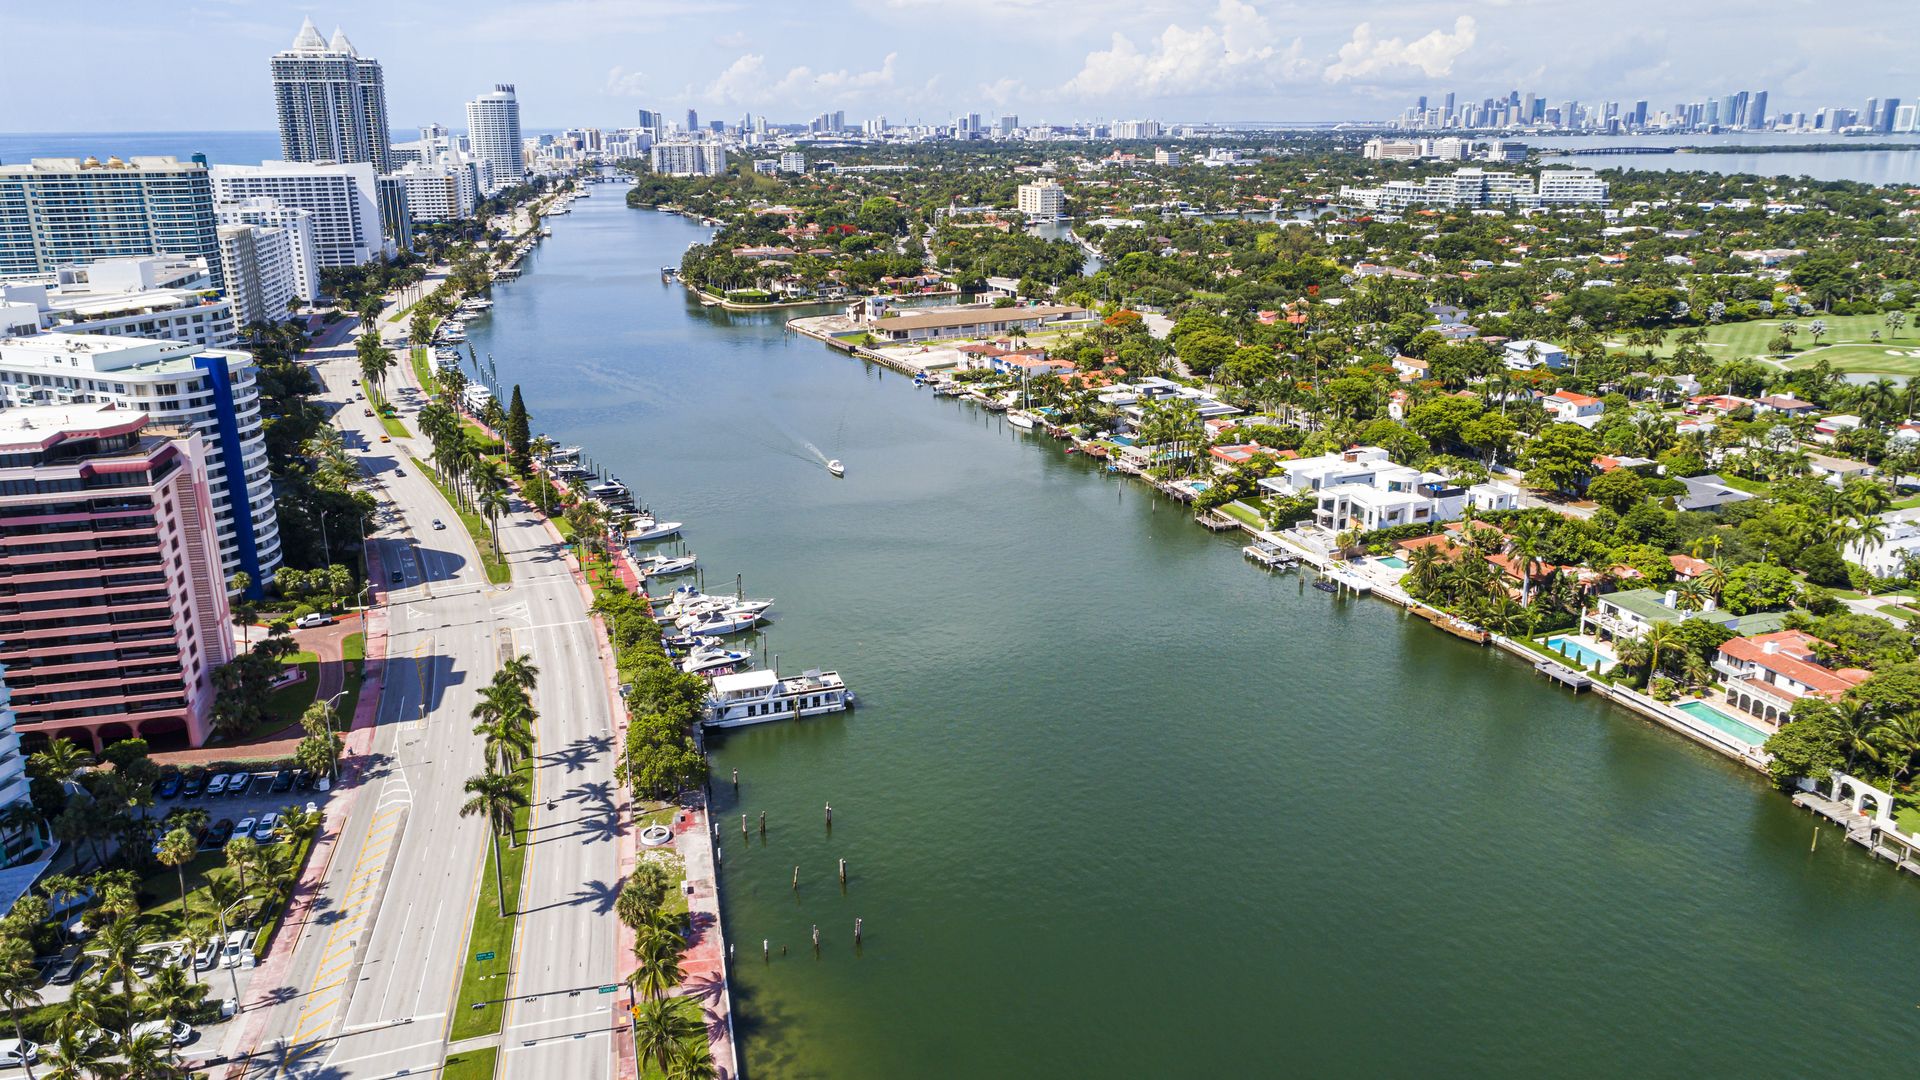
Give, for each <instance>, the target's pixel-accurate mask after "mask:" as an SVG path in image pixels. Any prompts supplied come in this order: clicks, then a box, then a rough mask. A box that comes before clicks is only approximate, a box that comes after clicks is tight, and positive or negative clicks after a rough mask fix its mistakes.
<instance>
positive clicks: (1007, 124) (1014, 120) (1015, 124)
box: [1000, 113, 1020, 135]
mask: <svg viewBox="0 0 1920 1080" xmlns="http://www.w3.org/2000/svg"><path fill="white" fill-rule="evenodd" d="M1019 129H1020V118H1019V117H1018V116H1014V115H1013V114H1011V113H1009V114H1007V115H1005V116H1002V117H1001V118H1000V134H1002V135H1011V134H1013V133H1014V132H1015V131H1018V130H1019Z"/></svg>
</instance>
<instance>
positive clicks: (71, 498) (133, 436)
mask: <svg viewBox="0 0 1920 1080" xmlns="http://www.w3.org/2000/svg"><path fill="white" fill-rule="evenodd" d="M209 506H210V499H209V495H208V489H207V467H206V462H205V458H204V455H203V448H202V444H201V442H200V436H199V435H198V434H196V433H193V432H191V431H184V430H179V429H173V428H161V427H159V426H157V425H151V424H150V423H149V420H148V417H147V416H146V415H145V414H143V413H139V412H134V411H131V410H126V409H116V408H114V407H112V406H110V405H71V406H63V405H55V406H46V407H30V408H15V409H5V410H0V664H4V665H5V666H6V679H7V685H8V687H9V688H10V690H11V692H12V699H13V700H12V707H13V711H14V714H15V717H16V721H15V722H16V724H17V725H18V730H19V733H20V736H21V737H22V739H23V740H24V741H25V742H27V743H28V744H30V745H31V744H35V743H38V742H41V741H44V740H45V739H47V738H51V737H53V736H55V735H64V736H66V737H68V738H71V739H73V740H74V741H75V742H81V743H83V744H90V745H92V746H93V747H95V748H96V749H97V748H98V747H100V746H102V745H104V744H105V743H109V742H113V741H115V740H117V739H125V738H131V737H135V736H139V737H142V738H149V737H154V736H159V735H163V734H167V733H170V732H182V731H183V732H184V733H185V735H186V738H187V741H189V742H190V743H192V745H194V746H199V745H201V744H202V743H204V742H205V741H206V738H207V733H208V730H209V725H208V718H209V715H210V713H211V712H212V709H213V670H214V669H215V668H217V667H219V666H220V665H221V664H224V663H226V662H227V661H228V660H229V659H231V658H232V655H233V644H232V640H233V639H232V628H231V625H230V623H229V613H228V607H227V592H226V587H225V584H224V582H223V581H222V579H221V575H220V554H219V551H218V548H217V543H216V539H215V536H214V529H213V520H212V515H211V511H210V509H209Z"/></svg>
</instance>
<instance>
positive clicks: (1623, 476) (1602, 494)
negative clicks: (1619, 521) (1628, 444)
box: [1587, 469, 1647, 514]
mask: <svg viewBox="0 0 1920 1080" xmlns="http://www.w3.org/2000/svg"><path fill="white" fill-rule="evenodd" d="M1646 497H1647V484H1646V481H1644V480H1642V479H1641V478H1640V475H1639V474H1638V473H1635V472H1634V471H1632V470H1631V469H1609V470H1607V471H1606V472H1603V473H1601V474H1600V475H1599V476H1596V477H1594V478H1593V479H1592V480H1591V481H1589V482H1588V483H1587V498H1589V499H1592V500H1593V501H1594V502H1597V503H1599V504H1600V505H1601V506H1604V507H1606V508H1607V509H1609V510H1612V511H1613V512H1614V513H1616V514H1624V513H1626V512H1627V510H1628V509H1629V508H1630V507H1633V506H1637V505H1639V504H1640V503H1641V502H1642V501H1644V500H1645V499H1646Z"/></svg>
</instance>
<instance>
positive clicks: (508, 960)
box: [447, 761, 533, 1042]
mask: <svg viewBox="0 0 1920 1080" xmlns="http://www.w3.org/2000/svg"><path fill="white" fill-rule="evenodd" d="M514 774H515V778H516V779H517V780H518V781H519V783H520V784H521V789H522V790H523V791H529V792H530V789H531V787H532V783H533V768H532V765H531V763H529V762H525V761H523V762H521V763H520V764H519V766H518V767H517V768H515V770H514ZM530 812H531V804H530V803H529V805H526V806H520V807H518V808H516V809H515V810H514V813H513V831H514V834H515V835H516V836H520V837H523V838H525V839H523V840H522V841H521V842H519V843H516V844H515V845H514V846H513V847H505V846H502V847H501V849H500V881H501V886H502V889H503V891H504V892H505V893H506V895H507V897H508V903H509V905H510V906H512V907H513V908H514V909H515V910H514V911H509V912H502V911H501V910H500V905H499V898H498V896H496V895H495V889H494V888H493V873H494V867H493V849H494V844H493V843H492V842H491V841H490V840H489V842H488V844H487V855H486V862H485V865H484V866H482V867H481V868H480V875H481V880H480V888H478V889H476V890H475V891H474V901H473V923H472V926H473V930H472V932H471V933H470V934H469V935H468V938H467V952H466V960H465V962H464V963H463V964H462V965H461V969H460V996H459V998H458V1000H457V1001H456V1002H455V1004H454V1015H453V1026H452V1029H451V1031H450V1032H449V1034H448V1036H447V1037H448V1039H449V1040H450V1041H453V1042H459V1041H460V1040H462V1039H471V1038H474V1037H476V1036H480V1035H495V1034H498V1033H499V1031H500V1024H501V1021H502V1018H503V1017H504V1016H505V1004H506V997H507V988H508V986H509V985H510V983H509V978H510V976H511V973H512V970H513V930H514V916H515V915H516V914H517V913H518V910H517V909H518V908H519V906H520V878H521V871H522V870H524V869H525V867H526V862H527V842H528V841H529V840H530V839H531V838H530V837H528V834H527V817H528V814H529V813H530Z"/></svg>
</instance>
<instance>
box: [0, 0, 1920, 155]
mask: <svg viewBox="0 0 1920 1080" xmlns="http://www.w3.org/2000/svg"><path fill="white" fill-rule="evenodd" d="M112 6H115V7H118V8H120V9H121V10H120V11H119V12H117V13H116V16H117V17H115V18H112V19H101V18H100V17H99V13H98V12H97V11H96V10H93V9H88V10H86V11H81V10H79V9H73V10H53V9H44V10H40V11H36V12H33V13H30V14H25V15H21V16H17V17H16V18H15V19H14V20H13V23H12V27H13V29H14V31H15V33H16V35H18V36H19V37H20V39H21V40H24V41H26V42H27V43H28V44H29V45H31V43H32V42H33V41H35V40H45V41H48V42H53V41H58V40H68V39H71V38H73V37H75V36H85V37H86V38H87V40H88V42H89V46H90V50H91V56H92V57H93V59H94V60H95V61H96V62H101V63H104V64H107V65H109V66H111V67H112V68H113V69H114V70H117V71H120V72H122V73H123V76H124V79H130V80H135V81H138V80H141V79H150V80H151V81H154V82H165V81H167V80H171V79H177V73H175V72H172V71H171V70H170V69H171V67H172V63H173V58H176V57H178V56H180V55H184V52H183V50H187V49H191V50H193V51H195V52H198V53H201V54H204V55H210V56H216V57H249V56H257V55H260V54H262V53H267V54H271V53H273V52H277V51H280V50H283V49H285V48H286V47H287V41H288V40H289V38H290V36H291V34H292V32H293V30H294V29H296V28H298V27H299V26H300V24H301V21H302V20H303V19H305V18H308V17H311V18H312V19H313V21H314V23H315V24H316V26H318V27H319V28H320V30H321V32H323V33H327V34H331V32H332V31H333V29H334V28H335V27H336V26H337V27H339V28H342V29H344V30H345V31H346V32H347V34H348V35H349V37H350V39H351V41H352V43H353V44H354V45H355V46H357V47H358V50H359V51H360V53H361V55H363V56H371V57H376V58H378V59H379V60H380V61H381V62H382V64H383V65H384V67H385V75H386V82H387V91H386V93H387V97H388V99H389V101H390V103H391V104H390V109H389V116H390V118H391V120H392V123H393V126H394V127H396V128H399V129H401V130H406V129H407V128H409V127H413V126H417V125H419V124H424V123H429V122H442V123H448V122H451V123H458V122H460V121H461V120H462V119H463V118H464V117H463V115H462V114H463V112H464V106H465V103H466V102H467V101H469V100H472V99H473V98H474V97H475V96H477V95H479V94H482V93H484V92H486V91H487V90H488V89H489V88H490V87H492V86H493V85H494V84H495V83H498V82H513V83H515V84H516V85H517V86H518V87H519V90H520V96H521V99H522V101H523V108H524V110H525V113H524V116H523V120H522V123H523V125H524V127H525V129H527V130H538V129H548V128H560V127H567V126H572V125H577V124H594V125H599V126H606V127H618V126H630V125H631V124H632V123H633V120H632V118H633V116H634V114H635V110H636V109H637V108H639V107H641V106H646V107H659V108H663V109H665V110H667V111H668V113H669V115H676V116H677V115H678V114H679V113H681V112H682V111H684V110H685V109H687V108H689V107H691V108H694V109H697V110H700V111H701V112H702V113H703V114H706V115H712V116H728V117H733V116H738V115H740V114H741V113H743V112H753V113H756V114H758V113H768V114H771V115H772V118H773V119H774V120H775V121H776V122H804V121H805V120H806V118H807V117H808V116H810V115H812V114H814V113H817V112H819V111H820V110H822V109H828V110H833V109H838V110H844V111H845V112H846V113H847V115H848V116H849V118H865V117H867V116H870V115H874V114H880V113H885V114H887V116H888V119H889V120H890V121H892V122H894V123H923V124H935V123H943V122H947V121H950V120H951V119H952V117H953V116H954V115H956V114H959V113H964V112H969V111H979V112H982V113H991V114H996V115H997V114H998V113H1001V112H1008V113H1017V114H1020V115H1021V117H1022V118H1023V120H1026V121H1027V122H1029V123H1036V122H1037V123H1068V122H1072V121H1075V120H1102V119H1104V120H1117V119H1123V118H1126V117H1129V116H1154V117H1158V118H1160V119H1163V120H1167V121H1187V122H1230V121H1252V122H1281V121H1295V122H1311V121H1371V120H1379V119H1384V118H1387V117H1391V116H1392V115H1394V114H1395V113H1396V112H1398V111H1399V110H1400V109H1402V108H1404V107H1405V104H1406V103H1407V102H1408V101H1410V100H1412V98H1413V97H1414V96H1415V95H1417V94H1420V93H1444V92H1445V91H1446V90H1447V89H1449V88H1454V89H1457V90H1458V91H1459V92H1460V93H1461V95H1462V97H1463V98H1467V97H1472V98H1473V99H1476V100H1477V99H1478V98H1480V97H1484V96H1486V95H1489V94H1496V93H1500V92H1501V90H1497V89H1494V88H1495V87H1524V86H1536V87H1538V88H1539V89H1540V90H1541V92H1542V93H1544V94H1548V95H1551V96H1552V97H1553V98H1554V100H1556V101H1558V100H1561V99H1563V98H1570V99H1578V100H1583V101H1584V100H1589V99H1591V100H1594V101H1600V100H1611V99H1623V100H1629V101H1631V100H1635V99H1640V98H1645V99H1648V100H1650V101H1654V102H1656V103H1665V104H1666V105H1669V106H1670V105H1671V104H1673V103H1674V102H1680V101H1694V100H1700V99H1702V98H1703V97H1710V96H1718V94H1720V93H1723V92H1727V91H1728V90H1732V89H1737V88H1738V87H1742V86H1760V85H1765V86H1767V87H1769V88H1770V89H1771V90H1772V92H1773V101H1772V108H1773V109H1775V110H1795V111H1807V112H1812V111H1814V110H1815V109H1818V108H1821V107H1826V106H1845V107H1854V108H1857V107H1858V106H1859V104H1860V103H1862V102H1864V101H1865V100H1866V99H1867V98H1868V97H1871V96H1875V95H1881V96H1884V95H1894V96H1900V97H1904V98H1908V99H1911V98H1913V97H1920V62H1916V61H1915V60H1914V59H1912V58H1911V57H1909V56H1906V55H1903V54H1902V53H1901V52H1900V51H1899V50H1898V49H1897V47H1896V45H1895V44H1894V43H1893V42H1892V41H1891V40H1888V39H1885V38H1883V37H1879V36H1875V35H1870V34H1867V33H1865V32H1864V31H1862V30H1860V29H1857V28H1858V27H1865V26H1871V25H1874V24H1875V22H1876V20H1874V19H1872V18H1863V19H1861V20H1859V21H1857V22H1855V23H1853V24H1852V26H1853V27H1854V28H1846V27H1839V28H1836V27H1825V26H1818V25H1815V26H1807V27H1796V28H1795V29H1794V30H1793V33H1792V40H1793V46H1794V48H1793V50H1791V51H1790V52H1788V51H1783V50H1781V49H1780V48H1779V46H1780V44H1781V36H1782V33H1783V31H1782V30H1781V29H1780V27H1781V26H1782V25H1783V23H1782V22H1781V21H1780V20H1777V19H1770V18H1767V17H1765V13H1764V12H1762V13H1760V14H1759V15H1758V16H1757V17H1755V18H1752V19H1741V20H1726V19H1712V18H1708V17H1704V16H1701V17H1693V16H1687V17H1682V18H1679V19H1678V20H1676V18H1675V17H1674V16H1673V15H1672V13H1671V12H1668V11H1667V10H1665V9H1664V8H1658V7H1656V6H1654V5H1653V4H1652V3H1651V2H1643V0H1635V2H1633V3H1629V4H1628V5H1626V8H1625V9H1624V10H1616V11H1613V12H1611V13H1610V15H1609V24H1608V25H1609V27H1631V29H1623V30H1612V29H1608V30H1607V31H1605V32H1603V33H1599V34H1588V35H1583V38H1582V40H1583V44H1584V47H1583V49H1582V50H1581V51H1580V52H1579V53H1578V54H1577V55H1566V54H1565V50H1564V48H1563V43H1564V41H1565V37H1564V35H1565V32H1566V29H1567V21H1568V19H1569V18H1574V19H1577V18H1578V17H1579V15H1580V11H1579V9H1577V8H1574V7H1573V6H1572V5H1568V4H1562V3H1543V4H1531V5H1527V6H1525V7H1524V8H1520V7H1515V6H1512V5H1510V4H1509V3H1507V2H1506V0H1462V2H1459V3H1455V4H1452V5H1444V6H1443V5H1436V4H1431V3H1423V2H1419V0H1414V2H1408V3H1380V2H1367V3H1362V4H1359V5H1349V6H1347V7H1344V8H1342V9H1340V10H1339V11H1327V10H1322V9H1305V8H1296V7H1293V6H1289V5H1284V4H1272V3H1249V2H1245V0H1219V2H1218V3H1216V4H1211V5H1208V4H1184V5H1175V4H1166V3H1151V2H1150V3H1146V4H1141V5H1127V6H1124V7H1123V6H1120V5H1067V4H1064V3H1059V2H1056V0H983V2H982V3H981V4H980V5H976V7H975V8H973V9H971V10H970V11H969V12H968V14H967V20H968V21H967V27H968V29H970V30H976V31H977V38H978V40H979V41H980V42H981V43H982V47H983V48H985V47H986V46H987V45H988V43H990V42H994V41H1000V40H1005V38H1006V36H1007V35H1009V34H1013V35H1016V36H1019V40H1020V42H1021V47H1020V50H1019V52H1018V53H1017V55H1018V57H1019V60H1018V62H1017V63H1009V64H1006V65H1003V66H1002V65H995V64H984V65H983V64H981V63H979V57H978V56H973V55H970V54H968V53H967V52H965V51H964V50H956V49H953V48H952V47H951V41H950V40H949V39H948V37H947V34H946V29H948V28H950V27H949V26H948V23H946V22H942V21H941V20H947V19H951V18H952V15H951V13H949V12H945V11H943V9H940V8H937V7H935V6H933V5H931V4H929V3H926V2H924V0H843V2H842V3H840V4H838V5H831V6H830V7H829V9H827V10H823V9H821V8H820V7H819V6H817V5H799V4H791V3H784V2H782V3H773V4H756V5H752V6H751V11H750V12H749V10H748V7H747V6H744V5H733V6H729V5H725V4H723V5H720V6H711V5H710V6H706V7H701V8H698V9H681V8H677V7H672V6H668V5H661V4H656V3H638V4H616V3H611V2H608V0H544V2H533V3H522V4H514V5H506V4H477V5H471V6H462V7H460V8H457V9H456V8H454V7H453V6H452V5H448V4H442V3H428V4H423V5H410V6H409V7H408V8H407V9H406V10H405V11H404V12H403V13H398V14H396V12H395V11H394V10H393V9H391V8H390V7H376V6H374V5H372V4H369V3H364V2H361V0H344V2H339V3H335V4H333V5H330V6H324V7H321V6H314V5H308V4H301V5H293V4H287V3H281V2H278V0H262V2H251V0H230V2H226V3H220V4H214V5H205V6H202V7H198V8H193V9H189V10H188V11H185V12H179V11H168V12H166V13H165V14H164V15H162V14H161V13H159V12H158V11H149V9H147V8H146V7H144V6H137V5H131V4H116V5H112ZM1764 6H1765V5H1763V7H1764ZM1778 6H1779V7H1780V9H1781V10H1780V12H1779V14H1781V15H1782V16H1785V15H1787V14H1789V11H1788V9H1787V7H1786V5H1785V4H1784V3H1783V2H1781V3H1779V4H1778ZM1866 6H1867V8H1868V9H1873V8H1876V7H1879V8H1884V11H1885V14H1886V15H1887V16H1888V17H1889V18H1891V17H1894V16H1895V15H1897V14H1898V9H1897V8H1896V7H1895V6H1894V5H1893V4H1891V3H1890V2H1889V3H1884V4H1880V3H1871V4H1868V5H1866ZM1636 10H1638V14H1639V15H1642V16H1644V18H1637V17H1635V15H1636ZM836 11H837V12H838V13H839V14H841V15H843V16H845V17H841V18H835V17H833V16H834V14H835V13H836ZM749 13H750V14H751V15H752V18H740V17H738V16H741V15H743V14H749ZM1869 13H1870V12H1869ZM1041 24H1044V25H1045V26H1046V27H1047V30H1048V33H1047V34H1046V35H1044V36H1035V35H1032V34H1024V33H1023V30H1022V28H1023V27H1024V28H1026V29H1028V30H1030V29H1032V28H1033V27H1034V26H1037V25H1041ZM936 28H940V32H935V30H936ZM917 30H921V31H925V32H924V33H919V32H916V31H917ZM668 45H670V46H671V47H663V46H668ZM990 54H991V55H1004V54H1001V53H998V52H992V53H990ZM17 60H18V63H19V66H20V71H19V73H18V74H19V76H20V77H21V81H22V83H23V84H24V85H29V86H32V85H46V86H51V85H55V84H60V85H62V86H63V92H62V94H61V95H60V96H59V97H58V98H57V99H53V98H52V97H51V96H49V99H48V100H44V101H40V102H36V108H35V110H34V111H33V112H32V114H31V115H30V116H28V115H25V114H21V115H17V116H16V117H14V118H13V119H12V120H11V122H0V127H4V128H5V129H6V130H9V131H21V132H24V131H145V130H233V131H242V130H262V129H267V128H271V127H273V126H274V122H275V117H274V115H273V112H272V107H271V98H270V97H267V96H265V95H263V94H262V93H261V90H262V88H263V85H264V83H265V77H264V76H263V74H262V73H261V72H260V70H259V67H258V65H257V62H246V63H241V62H233V63H215V64H210V65H203V66H200V67H196V69H195V78H196V80H197V81H198V82H199V83H200V86H199V88H198V90H197V91H196V92H195V93H193V94H190V95H127V94H123V93H119V92H116V91H115V90H114V89H113V88H112V87H111V86H109V85H107V83H108V82H109V81H99V83H98V85H95V84H92V83H87V82H85V81H83V82H82V84H81V85H77V86H75V85H71V83H72V80H70V79H68V78H67V77H66V76H67V75H68V74H70V72H69V70H68V68H67V65H66V64H65V63H64V62H63V61H62V59H61V54H60V52H59V50H57V49H52V48H44V49H40V48H32V47H29V48H27V49H24V50H22V53H21V55H20V56H18V57H17ZM1862 71H1873V72H1875V74H1874V75H1873V76H1872V78H1871V80H1866V79H1864V78H1863V77H1862V76H1860V75H1858V73H1859V72H1862ZM110 82H112V83H115V84H124V80H123V79H116V80H110ZM1869 83H1870V84H1869ZM1909 86H1911V87H1913V88H1914V89H1913V90H1906V89H1905V88H1906V87H1909ZM1721 87H1725V88H1727V89H1726V90H1721V89H1718V88H1721ZM902 101H912V102H914V103H915V104H914V106H913V107H912V108H902V107H901V106H900V103H901V102H902Z"/></svg>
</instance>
